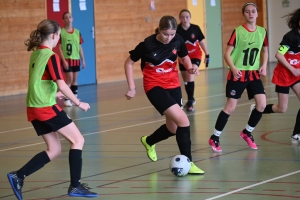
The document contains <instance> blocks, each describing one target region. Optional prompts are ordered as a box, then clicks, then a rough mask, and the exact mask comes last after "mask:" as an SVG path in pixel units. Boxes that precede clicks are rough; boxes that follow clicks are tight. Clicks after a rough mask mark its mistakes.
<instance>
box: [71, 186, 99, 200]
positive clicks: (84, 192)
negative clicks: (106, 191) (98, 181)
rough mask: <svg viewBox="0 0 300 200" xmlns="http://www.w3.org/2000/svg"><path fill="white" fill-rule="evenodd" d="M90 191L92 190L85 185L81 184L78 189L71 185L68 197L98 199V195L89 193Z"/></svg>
mask: <svg viewBox="0 0 300 200" xmlns="http://www.w3.org/2000/svg"><path fill="white" fill-rule="evenodd" d="M89 189H91V188H89V187H88V185H87V184H85V183H81V184H80V185H79V186H77V187H73V186H71V185H70V187H69V189H68V195H69V196H72V197H89V198H93V197H98V194H97V193H95V192H91V191H89Z"/></svg>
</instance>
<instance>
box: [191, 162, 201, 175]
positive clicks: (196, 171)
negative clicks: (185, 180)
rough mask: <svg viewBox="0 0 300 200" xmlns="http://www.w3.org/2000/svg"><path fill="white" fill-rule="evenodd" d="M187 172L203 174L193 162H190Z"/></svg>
mask: <svg viewBox="0 0 300 200" xmlns="http://www.w3.org/2000/svg"><path fill="white" fill-rule="evenodd" d="M189 174H195V175H203V174H204V171H203V170H202V169H200V168H199V167H197V166H196V165H195V164H194V163H193V162H191V169H190V171H189Z"/></svg>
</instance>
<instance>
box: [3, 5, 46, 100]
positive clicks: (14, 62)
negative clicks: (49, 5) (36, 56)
mask: <svg viewBox="0 0 300 200" xmlns="http://www.w3.org/2000/svg"><path fill="white" fill-rule="evenodd" d="M0 13H1V15H0V27H1V29H0V44H1V45H0V96H5V95H11V94H20V93H24V92H26V91H27V82H28V63H29V56H30V53H29V52H27V51H26V46H25V45H24V41H25V40H26V39H27V38H28V37H29V34H30V32H31V31H32V30H34V29H35V28H36V27H37V24H38V23H39V22H40V21H41V20H43V19H45V18H46V13H45V1H44V0H0Z"/></svg>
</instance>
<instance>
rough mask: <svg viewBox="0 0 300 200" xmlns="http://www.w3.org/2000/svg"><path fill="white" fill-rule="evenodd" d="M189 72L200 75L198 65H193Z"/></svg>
mask: <svg viewBox="0 0 300 200" xmlns="http://www.w3.org/2000/svg"><path fill="white" fill-rule="evenodd" d="M187 71H188V73H189V74H195V75H196V76H198V75H199V71H198V68H197V67H194V66H193V67H192V68H190V69H188V70H187Z"/></svg>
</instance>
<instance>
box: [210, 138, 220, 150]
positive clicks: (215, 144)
mask: <svg viewBox="0 0 300 200" xmlns="http://www.w3.org/2000/svg"><path fill="white" fill-rule="evenodd" d="M208 144H209V146H210V147H211V149H212V150H213V151H214V152H217V153H218V152H222V149H221V145H220V141H219V140H214V139H213V138H210V139H209V140H208Z"/></svg>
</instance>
